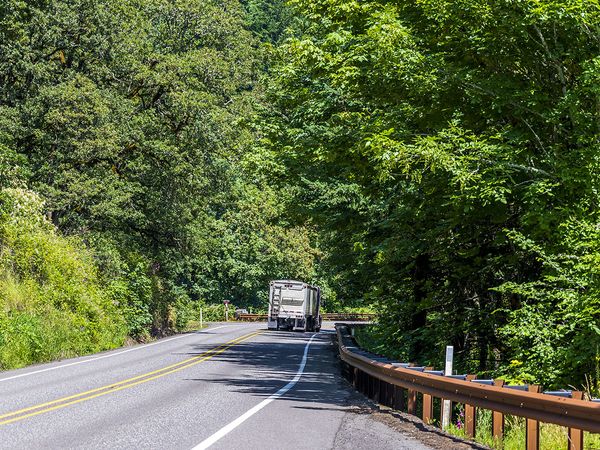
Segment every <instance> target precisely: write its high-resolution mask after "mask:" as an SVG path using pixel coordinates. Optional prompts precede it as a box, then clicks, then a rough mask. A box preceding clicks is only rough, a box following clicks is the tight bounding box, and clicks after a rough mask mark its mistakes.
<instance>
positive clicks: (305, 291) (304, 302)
mask: <svg viewBox="0 0 600 450" xmlns="http://www.w3.org/2000/svg"><path fill="white" fill-rule="evenodd" d="M320 308H321V289H320V288H319V287H318V286H311V285H309V284H306V283H303V282H302V281H296V280H276V281H271V285H270V289H269V318H268V328H269V329H270V330H282V329H285V330H302V331H319V330H321V314H320V313H319V311H320Z"/></svg>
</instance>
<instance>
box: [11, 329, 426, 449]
mask: <svg viewBox="0 0 600 450" xmlns="http://www.w3.org/2000/svg"><path fill="white" fill-rule="evenodd" d="M265 328H266V327H265V324H264V323H251V324H215V325H213V326H211V327H210V328H208V329H205V330H202V331H200V332H197V333H189V334H185V335H177V336H174V337H170V338H166V339H162V340H159V341H156V342H153V343H151V344H147V345H139V346H134V347H126V348H122V349H118V350H114V351H111V352H104V353H100V354H96V355H92V356H87V357H82V358H76V359H70V360H64V361H59V362H55V363H51V364H43V365H37V366H32V367H29V368H26V369H21V370H14V371H8V372H2V373H0V448H6V449H37V448H40V449H41V448H43V449H49V448H50V449H52V448H60V449H69V448H85V449H92V448H111V449H114V448H123V449H134V448H136V449H137V448H148V449H154V448H156V449H159V448H160V449H171V448H173V449H192V448H197V449H202V448H208V447H210V448H214V449H281V448H286V447H293V448H295V449H311V450H314V449H332V448H336V449H346V448H347V449H350V448H352V449H360V448H364V449H411V450H426V449H428V448H429V447H426V446H424V445H422V444H420V443H419V442H417V441H416V440H414V439H412V438H410V437H408V436H406V435H403V434H401V433H400V432H398V431H395V430H394V429H392V428H391V427H389V426H386V425H384V424H383V423H380V422H376V421H373V420H371V419H370V418H369V416H368V415H365V414H362V415H361V414H356V411H354V412H353V411H352V410H351V408H350V406H349V398H350V397H351V396H353V395H356V394H354V393H353V392H352V390H351V389H350V388H349V387H348V385H347V384H346V383H345V382H344V381H343V380H342V379H341V377H340V375H339V367H338V366H337V363H336V359H335V353H334V351H333V347H332V342H331V334H332V333H333V328H331V327H324V329H323V330H322V331H321V333H316V334H315V333H291V332H281V331H280V332H275V331H267V330H266V329H265Z"/></svg>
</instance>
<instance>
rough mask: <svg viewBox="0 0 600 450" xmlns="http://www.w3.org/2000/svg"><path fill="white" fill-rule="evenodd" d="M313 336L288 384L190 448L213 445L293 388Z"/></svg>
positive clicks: (197, 449)
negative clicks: (294, 374)
mask: <svg viewBox="0 0 600 450" xmlns="http://www.w3.org/2000/svg"><path fill="white" fill-rule="evenodd" d="M314 338H315V335H314V334H313V335H312V336H311V338H310V340H309V341H308V342H307V343H306V347H304V355H303V356H302V362H301V363H300V367H299V368H298V372H296V376H294V378H293V379H292V381H290V382H289V383H288V384H286V385H285V386H284V387H282V388H281V389H279V390H278V391H277V392H275V393H274V394H271V395H270V396H269V397H267V398H266V399H265V400H263V401H262V402H260V403H259V404H258V405H256V406H254V407H253V408H251V409H249V410H248V411H246V412H245V413H244V414H242V415H241V416H240V417H238V418H237V419H235V420H234V421H233V422H231V423H229V424H228V425H225V426H224V427H223V428H221V429H220V430H219V431H217V432H216V433H215V434H213V435H212V436H209V437H208V438H206V439H205V440H203V441H202V442H200V443H199V444H198V445H196V446H195V447H194V448H193V449H192V450H205V449H207V448H208V447H210V446H211V445H213V444H214V443H215V442H217V441H218V440H219V439H221V438H223V437H225V436H226V435H227V434H229V433H230V432H232V431H233V430H234V429H235V428H237V427H238V426H240V425H241V424H242V423H243V422H245V421H246V420H247V419H249V418H250V417H252V416H253V415H254V414H256V413H257V412H259V411H260V410H261V409H263V408H264V407H265V406H267V405H268V404H269V403H271V402H272V401H273V400H276V399H277V398H279V397H281V396H282V395H283V394H285V393H286V392H287V391H289V390H290V389H291V388H293V387H294V385H295V384H296V383H297V382H298V380H300V377H301V376H302V373H303V372H304V367H305V366H306V360H307V358H308V348H309V347H310V344H311V342H312V340H313V339H314Z"/></svg>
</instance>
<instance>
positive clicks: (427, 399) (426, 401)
mask: <svg viewBox="0 0 600 450" xmlns="http://www.w3.org/2000/svg"><path fill="white" fill-rule="evenodd" d="M432 421H433V397H432V396H431V395H429V394H423V422H425V423H426V424H427V425H429V424H430V423H431V422H432Z"/></svg>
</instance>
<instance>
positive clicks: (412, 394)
mask: <svg viewBox="0 0 600 450" xmlns="http://www.w3.org/2000/svg"><path fill="white" fill-rule="evenodd" d="M407 400H408V401H407V403H408V408H407V412H408V413H409V414H412V415H413V416H414V415H415V414H416V412H417V391H415V390H413V389H408V399H407Z"/></svg>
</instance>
